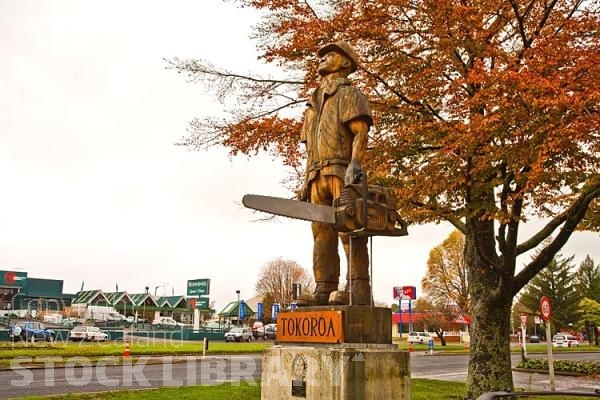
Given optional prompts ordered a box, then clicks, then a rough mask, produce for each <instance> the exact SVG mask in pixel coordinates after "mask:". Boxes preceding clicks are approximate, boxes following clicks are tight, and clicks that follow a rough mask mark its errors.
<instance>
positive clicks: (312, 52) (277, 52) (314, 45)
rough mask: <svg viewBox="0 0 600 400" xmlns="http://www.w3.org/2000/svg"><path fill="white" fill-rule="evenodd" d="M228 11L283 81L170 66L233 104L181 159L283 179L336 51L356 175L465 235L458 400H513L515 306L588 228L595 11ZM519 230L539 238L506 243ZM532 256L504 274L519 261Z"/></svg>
mask: <svg viewBox="0 0 600 400" xmlns="http://www.w3.org/2000/svg"><path fill="white" fill-rule="evenodd" d="M238 2H239V4H241V5H242V6H247V7H252V8H255V9H257V10H259V11H261V12H262V13H263V15H264V19H263V20H262V21H261V23H259V24H257V25H256V30H255V33H254V37H255V38H256V40H257V45H258V48H259V52H260V58H261V60H263V61H265V62H273V63H274V64H275V65H277V66H280V67H284V69H285V72H281V73H280V77H278V78H273V77H257V76H254V75H253V76H246V77H244V76H242V75H241V74H240V73H239V72H238V71H227V70H225V69H219V68H216V67H214V66H213V65H211V64H210V63H208V62H203V61H198V60H177V59H174V60H171V65H172V66H173V67H174V68H176V69H178V70H179V71H182V72H184V73H185V74H186V75H187V76H189V77H190V79H192V80H195V81H203V82H206V83H208V84H209V85H212V86H211V87H213V88H217V91H218V92H217V94H218V95H220V96H222V97H221V98H223V99H224V98H228V100H229V102H228V103H229V104H235V108H234V109H233V110H232V113H231V115H230V117H229V118H225V119H218V120H216V119H210V118H206V119H203V118H201V119H198V120H195V121H193V123H192V126H191V132H192V133H191V135H190V136H189V137H187V138H185V139H184V141H183V144H186V145H189V146H192V147H199V148H205V147H206V146H211V145H214V144H217V145H224V146H227V147H228V148H230V149H231V152H232V153H238V152H242V153H244V154H254V153H255V152H257V151H268V152H271V153H272V154H275V155H278V156H281V157H282V158H283V159H284V160H285V161H286V163H287V164H288V165H289V166H291V167H292V168H294V169H295V171H296V170H297V169H298V167H299V166H300V165H302V160H303V153H302V151H301V147H300V146H298V139H299V137H298V132H299V130H300V129H299V128H300V120H301V113H302V105H303V104H304V103H305V101H306V98H307V96H308V94H309V93H310V92H312V90H313V89H314V87H315V84H316V82H317V81H318V80H317V79H316V78H317V76H318V72H317V64H318V63H317V58H316V52H317V49H318V48H320V47H321V46H322V45H323V44H325V43H327V42H330V41H333V40H338V39H345V40H348V41H349V42H350V43H351V44H353V45H354V46H355V47H356V49H357V51H358V52H359V54H360V56H361V60H362V62H361V63H360V64H361V65H360V69H359V71H358V72H357V74H356V78H357V79H355V81H357V82H358V83H359V85H360V86H362V87H361V89H363V91H364V92H366V93H368V94H369V96H370V99H371V104H372V108H373V111H374V120H375V125H376V129H375V130H373V131H372V132H371V134H370V135H371V140H370V148H371V149H372V151H371V152H370V155H369V156H368V157H367V159H366V160H365V162H364V167H365V168H366V172H367V176H369V178H370V179H371V180H372V181H374V182H375V181H376V182H380V183H383V184H386V185H388V186H390V187H393V188H394V189H395V190H396V194H397V197H398V199H399V204H398V207H399V209H400V212H401V213H402V214H403V216H404V217H406V219H407V220H409V221H410V222H411V223H413V224H415V223H427V222H438V221H449V222H450V223H451V224H453V225H454V226H455V227H456V228H457V229H458V230H460V231H461V232H462V233H463V234H464V235H465V262H466V264H467V266H468V280H469V292H470V297H471V315H472V316H473V324H472V326H471V339H472V340H471V348H470V349H471V351H470V356H469V357H470V359H469V367H468V377H467V391H466V396H467V397H470V398H476V397H478V396H479V394H481V393H482V392H485V391H490V390H502V389H505V388H513V381H512V372H511V358H510V343H509V333H510V311H511V306H512V302H513V297H514V296H515V295H517V293H519V291H520V290H521V289H522V288H523V287H524V286H525V285H526V284H527V283H528V282H529V281H530V280H531V279H532V278H533V277H534V276H535V275H537V273H538V272H540V271H541V270H542V269H543V268H544V267H545V266H546V265H548V264H549V263H550V262H551V260H552V259H553V258H554V256H555V255H556V254H557V253H558V252H559V251H560V249H561V248H562V247H563V246H564V244H565V243H566V242H567V241H568V239H569V238H570V237H571V235H572V233H573V232H574V231H575V230H577V229H594V230H597V229H598V228H599V227H600V202H599V201H598V197H599V196H600V174H599V171H600V136H599V131H598V126H600V113H599V112H598V110H599V109H600V68H598V67H597V66H598V65H599V64H600V34H599V27H600V16H599V14H598V13H597V8H598V0H590V1H579V0H556V1H550V2H547V1H540V0H509V1H506V2H498V1H492V0H480V1H477V2H465V1H457V0H438V1H416V2H415V1H409V0H378V1H364V0H347V1H344V2H341V1H339V0H312V1H311V0H308V1H297V0H238ZM242 68H243V69H245V68H246V67H245V66H244V67H242ZM273 75H275V73H273ZM229 96H231V97H229ZM297 172H300V171H297ZM533 216H535V217H540V218H544V220H545V221H546V224H545V225H544V226H543V227H542V228H541V229H540V230H539V231H538V232H535V233H534V234H533V235H532V236H531V237H530V238H529V239H527V240H526V241H524V242H521V243H519V242H518V237H519V230H520V228H521V225H522V224H523V223H524V222H525V221H527V220H528V219H530V218H531V217H533ZM551 235H552V236H554V239H553V240H552V241H551V242H549V243H547V244H545V245H543V246H542V242H543V241H544V239H546V238H548V237H550V236H551ZM407 240H409V239H407ZM399 243H400V241H399ZM538 247H539V248H540V249H541V251H540V252H539V253H538V255H537V257H536V258H534V259H532V260H531V262H529V263H528V264H527V265H526V266H525V267H524V268H523V269H521V270H519V271H517V269H516V265H517V258H518V256H520V255H523V254H525V253H527V252H529V251H531V250H533V249H535V248H538Z"/></svg>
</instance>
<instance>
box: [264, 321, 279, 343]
mask: <svg viewBox="0 0 600 400" xmlns="http://www.w3.org/2000/svg"><path fill="white" fill-rule="evenodd" d="M265 339H273V340H275V339H277V324H267V325H265Z"/></svg>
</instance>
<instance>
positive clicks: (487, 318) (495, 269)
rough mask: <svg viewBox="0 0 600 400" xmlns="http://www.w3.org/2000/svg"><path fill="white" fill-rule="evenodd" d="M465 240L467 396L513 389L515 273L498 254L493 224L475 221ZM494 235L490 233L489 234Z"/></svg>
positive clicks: (470, 397)
mask: <svg viewBox="0 0 600 400" xmlns="http://www.w3.org/2000/svg"><path fill="white" fill-rule="evenodd" d="M469 225H470V227H469V229H468V232H467V235H466V242H465V261H466V263H467V265H468V274H469V291H470V296H471V301H472V303H471V305H472V307H471V317H472V321H473V322H472V325H471V332H470V338H471V343H470V357H469V368H468V376H467V388H466V396H467V398H469V399H476V398H477V397H478V396H479V395H481V394H482V393H485V392H488V391H497V390H504V389H511V390H512V389H513V379H512V370H511V359H510V317H511V316H510V310H511V305H512V286H511V285H512V273H511V274H510V276H508V275H507V274H506V271H503V270H502V266H501V265H499V260H498V258H497V256H496V254H495V240H494V237H493V224H492V223H491V222H489V221H484V222H480V221H474V222H473V221H472V223H471V224H469ZM490 235H491V237H490Z"/></svg>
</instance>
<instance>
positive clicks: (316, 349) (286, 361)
mask: <svg viewBox="0 0 600 400" xmlns="http://www.w3.org/2000/svg"><path fill="white" fill-rule="evenodd" d="M409 360H410V357H409V354H408V353H407V352H403V351H400V350H398V348H397V347H396V346H394V345H391V344H389V345H386V344H367V343H360V344H341V345H336V346H330V345H318V344H317V345H312V344H311V345H285V346H274V347H272V348H270V349H267V350H265V352H264V354H263V360H262V381H261V399H262V400H272V399H277V400H284V399H289V400H299V399H311V400H351V399H352V400H356V399H369V400H376V399H382V400H383V399H385V400H388V399H402V400H410V368H409Z"/></svg>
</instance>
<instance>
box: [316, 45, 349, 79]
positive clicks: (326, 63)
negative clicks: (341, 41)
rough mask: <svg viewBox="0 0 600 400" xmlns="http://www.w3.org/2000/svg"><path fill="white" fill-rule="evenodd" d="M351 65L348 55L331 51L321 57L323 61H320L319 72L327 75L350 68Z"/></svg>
mask: <svg viewBox="0 0 600 400" xmlns="http://www.w3.org/2000/svg"><path fill="white" fill-rule="evenodd" d="M349 67H350V60H348V58H346V56H344V55H343V54H340V53H338V52H336V51H330V52H329V53H327V54H325V55H324V56H323V57H321V62H320V63H319V74H321V76H325V75H329V74H332V73H334V72H339V71H342V70H348V68H349Z"/></svg>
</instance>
